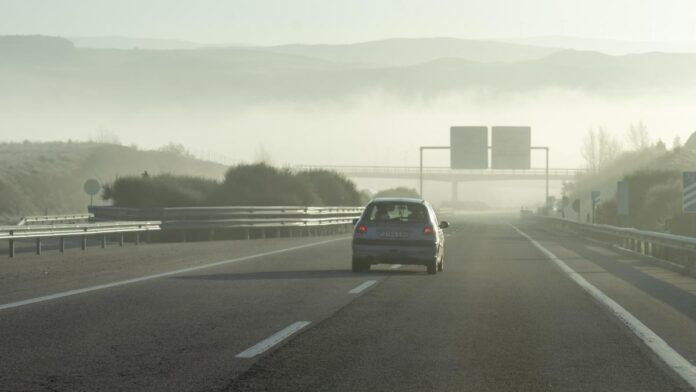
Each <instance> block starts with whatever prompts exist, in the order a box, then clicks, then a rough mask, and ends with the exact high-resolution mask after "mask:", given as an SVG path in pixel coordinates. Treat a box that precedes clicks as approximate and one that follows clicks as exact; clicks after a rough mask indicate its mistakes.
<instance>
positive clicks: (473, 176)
mask: <svg viewBox="0 0 696 392" xmlns="http://www.w3.org/2000/svg"><path fill="white" fill-rule="evenodd" d="M291 169H292V170H295V171H300V170H312V169H329V170H335V171H337V172H339V173H343V174H345V175H346V176H348V177H351V178H383V179H409V180H417V179H419V178H420V168H419V167H418V166H320V165H297V166H293V167H292V168H291ZM581 172H582V170H581V169H549V180H553V181H567V180H572V179H573V178H575V175H576V174H578V173H581ZM545 178H546V169H530V170H495V169H482V170H453V169H450V168H448V167H424V168H423V179H424V180H426V181H442V182H460V181H523V180H537V181H538V180H541V181H543V180H544V179H545Z"/></svg>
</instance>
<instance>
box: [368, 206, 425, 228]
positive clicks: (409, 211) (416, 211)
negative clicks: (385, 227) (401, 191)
mask: <svg viewBox="0 0 696 392" xmlns="http://www.w3.org/2000/svg"><path fill="white" fill-rule="evenodd" d="M365 218H366V219H367V220H368V221H369V222H406V223H410V222H413V223H415V222H425V221H427V220H428V210H427V209H426V208H425V206H424V205H422V204H416V203H400V202H379V203H373V204H370V205H369V206H368V207H367V211H366V213H365Z"/></svg>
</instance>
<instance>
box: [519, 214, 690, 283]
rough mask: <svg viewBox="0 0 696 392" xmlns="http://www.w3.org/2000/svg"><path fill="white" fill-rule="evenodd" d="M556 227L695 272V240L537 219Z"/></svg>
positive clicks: (561, 220)
mask: <svg viewBox="0 0 696 392" xmlns="http://www.w3.org/2000/svg"><path fill="white" fill-rule="evenodd" d="M533 219H537V220H544V221H546V222H550V223H551V224H553V225H554V226H556V227H558V228H561V229H565V230H571V231H575V232H577V233H580V234H582V235H584V236H586V237H590V238H594V239H597V240H600V241H602V242H607V243H610V244H612V245H617V246H620V247H622V248H624V249H628V250H631V251H633V252H637V253H640V254H643V255H646V256H652V257H655V258H657V259H661V260H667V261H670V262H672V263H676V264H678V265H679V266H681V267H682V268H683V272H684V273H694V272H696V238H694V237H687V236H682V235H675V234H669V233H660V232H655V231H647V230H638V229H634V228H627V227H617V226H610V225H600V224H588V223H579V222H574V221H570V220H566V219H561V218H553V217H540V216H534V218H533Z"/></svg>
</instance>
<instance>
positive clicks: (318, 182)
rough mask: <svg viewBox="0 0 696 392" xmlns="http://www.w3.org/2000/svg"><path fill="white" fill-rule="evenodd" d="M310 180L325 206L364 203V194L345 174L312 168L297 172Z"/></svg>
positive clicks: (300, 177)
mask: <svg viewBox="0 0 696 392" xmlns="http://www.w3.org/2000/svg"><path fill="white" fill-rule="evenodd" d="M297 177H298V178H299V179H301V180H303V181H306V182H308V183H309V184H310V185H311V186H312V189H313V191H314V193H315V194H316V196H317V197H318V199H319V200H321V204H322V205H325V206H357V205H361V204H363V203H362V201H363V200H362V195H361V194H360V192H358V189H357V187H356V186H355V183H354V182H353V181H351V180H349V179H348V178H346V177H345V176H344V175H342V174H340V173H337V172H335V171H330V170H310V171H305V172H301V173H299V174H297Z"/></svg>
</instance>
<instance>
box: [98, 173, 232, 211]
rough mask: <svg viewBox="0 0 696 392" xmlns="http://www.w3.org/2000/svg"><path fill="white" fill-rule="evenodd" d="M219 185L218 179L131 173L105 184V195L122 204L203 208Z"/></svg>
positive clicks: (125, 205) (116, 203)
mask: <svg viewBox="0 0 696 392" xmlns="http://www.w3.org/2000/svg"><path fill="white" fill-rule="evenodd" d="M218 186H219V185H218V183H217V182H216V181H214V180H209V179H205V178H199V177H191V176H175V175H171V174H162V175H157V176H152V177H142V176H141V177H136V176H130V177H121V178H118V179H116V181H114V182H113V184H108V185H105V186H104V191H103V194H102V197H103V199H105V200H111V201H112V202H113V204H114V205H115V206H118V207H133V208H149V207H200V206H205V205H208V202H209V199H210V197H209V196H210V194H212V193H213V192H214V191H215V189H217V187H218Z"/></svg>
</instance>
